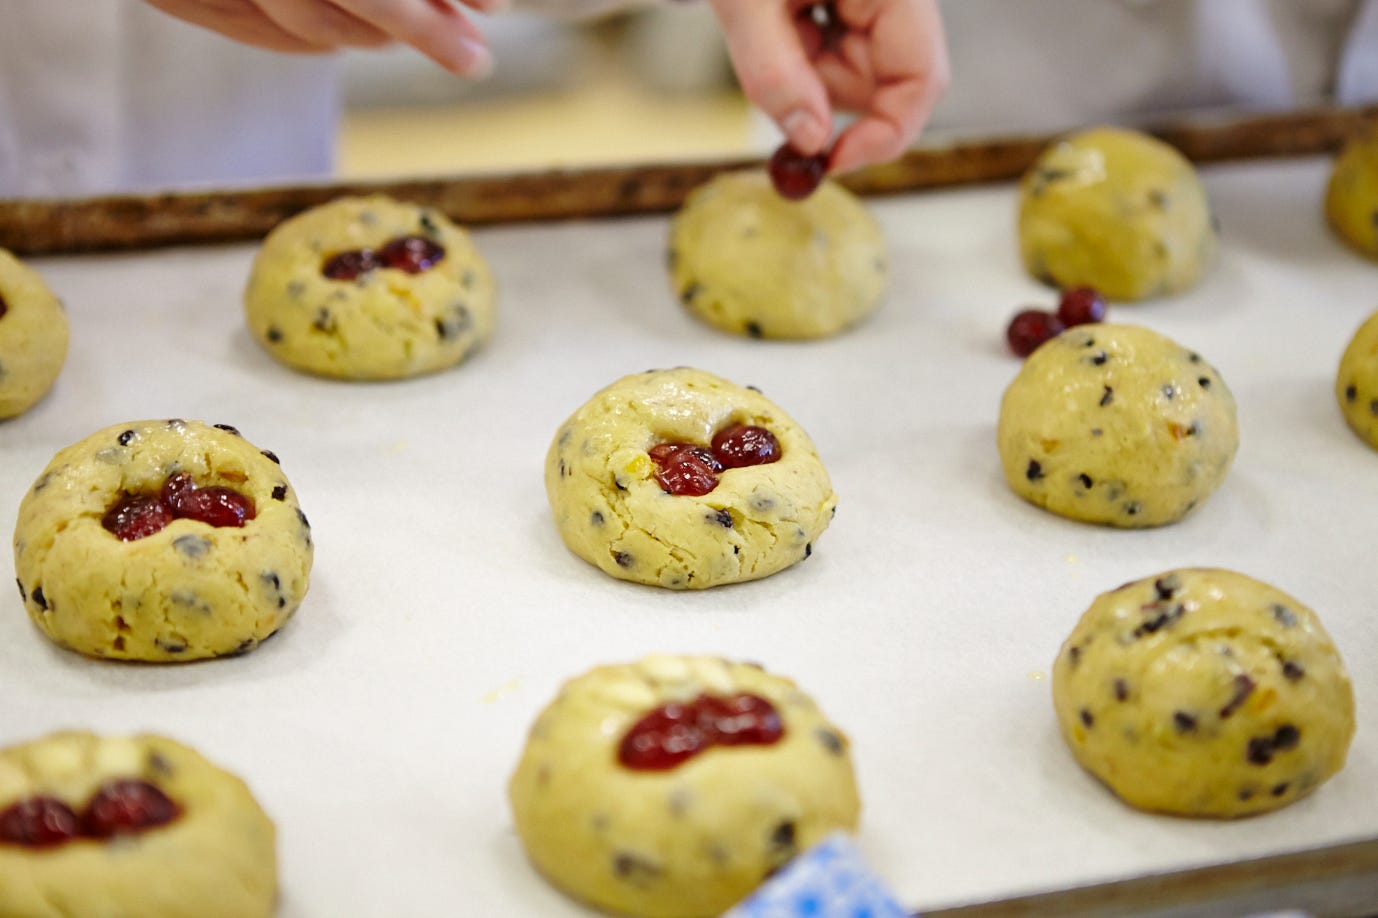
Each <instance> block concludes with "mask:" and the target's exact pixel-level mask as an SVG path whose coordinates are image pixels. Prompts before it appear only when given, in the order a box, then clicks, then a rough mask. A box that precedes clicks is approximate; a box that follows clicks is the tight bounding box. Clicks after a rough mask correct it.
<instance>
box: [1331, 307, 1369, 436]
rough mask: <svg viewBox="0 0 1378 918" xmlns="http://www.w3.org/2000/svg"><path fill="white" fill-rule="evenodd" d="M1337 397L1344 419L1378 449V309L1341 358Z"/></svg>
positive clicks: (1336, 389)
mask: <svg viewBox="0 0 1378 918" xmlns="http://www.w3.org/2000/svg"><path fill="white" fill-rule="evenodd" d="M1335 397H1336V398H1337V399H1339V402H1340V410H1341V411H1342V412H1344V416H1345V421H1346V422H1347V423H1348V424H1349V426H1350V428H1351V429H1352V430H1353V431H1354V432H1355V433H1356V434H1358V435H1359V436H1360V437H1361V438H1362V439H1363V440H1364V441H1365V442H1367V443H1368V445H1369V446H1372V447H1373V448H1374V449H1378V312H1375V313H1374V314H1373V315H1371V316H1369V317H1368V319H1367V320H1366V321H1365V322H1364V324H1363V325H1361V326H1360V327H1359V330H1358V331H1357V332H1355V333H1354V338H1353V339H1352V340H1351V341H1350V342H1349V347H1347V348H1345V352H1344V356H1343V357H1341V358H1340V371H1339V373H1338V375H1337V376H1336V378H1335Z"/></svg>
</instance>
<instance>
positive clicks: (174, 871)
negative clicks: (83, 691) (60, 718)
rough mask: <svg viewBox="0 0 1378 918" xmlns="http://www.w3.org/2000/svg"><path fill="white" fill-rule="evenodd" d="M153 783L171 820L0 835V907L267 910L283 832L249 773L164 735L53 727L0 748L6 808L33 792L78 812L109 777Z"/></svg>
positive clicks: (177, 915) (30, 910) (47, 917)
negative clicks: (99, 834) (170, 805)
mask: <svg viewBox="0 0 1378 918" xmlns="http://www.w3.org/2000/svg"><path fill="white" fill-rule="evenodd" d="M119 780H139V781H146V782H148V783H150V784H152V785H154V786H155V787H157V788H158V789H159V790H161V791H162V792H163V793H164V794H166V795H167V796H168V797H169V798H170V799H171V800H172V801H173V802H174V803H176V804H177V805H178V806H179V807H180V809H181V813H180V815H178V817H177V818H176V819H174V820H173V821H172V822H170V823H166V824H164V825H161V826H156V827H153V828H150V829H146V830H144V831H142V832H138V833H134V834H128V835H122V836H117V837H116V838H114V839H111V840H103V839H91V838H78V839H73V840H72V841H68V842H65V843H63V844H60V845H55V846H51V847H46V848H25V847H21V846H18V845H8V844H0V915H6V916H22V918H73V916H80V918H266V916H268V915H271V914H272V913H273V909H274V902H275V900H276V898H277V854H276V832H275V830H274V828H273V823H272V822H271V821H269V819H268V817H267V816H266V815H265V814H264V812H263V810H262V808H260V807H259V805H258V803H257V801H255V800H254V798H253V796H252V795H250V793H249V789H248V788H247V787H245V786H244V782H243V781H241V780H239V778H236V777H235V776H234V775H232V774H230V773H229V772H226V771H222V770H221V769H219V768H217V767H216V766H214V765H212V764H211V763H210V762H207V761H206V760H205V759H204V758H202V757H201V756H200V755H199V754H198V753H197V752H195V751H194V750H192V749H188V748H187V747H186V746H183V745H181V744H179V743H176V742H173V741H172V740H170V739H164V738H163V737H160V736H134V737H104V738H103V737H97V736H94V735H92V734H89V733H56V734H53V735H51V736H47V737H44V738H43V739H40V740H35V741H33V742H29V743H25V744H23V745H19V746H12V747H10V748H8V749H4V750H0V811H3V810H5V809H6V808H8V807H9V806H11V805H13V804H15V803H17V802H19V801H21V800H24V799H26V798H31V797H36V796H46V797H55V798H57V799H58V800H61V801H62V802H64V803H66V804H67V805H68V806H70V807H71V808H72V809H73V810H74V811H76V812H77V813H80V812H81V811H82V809H83V808H84V807H85V806H86V803H87V802H88V801H89V800H90V799H91V797H93V796H94V795H95V793H96V792H97V791H98V790H99V789H100V788H101V787H102V786H103V785H105V784H107V783H109V782H111V781H119Z"/></svg>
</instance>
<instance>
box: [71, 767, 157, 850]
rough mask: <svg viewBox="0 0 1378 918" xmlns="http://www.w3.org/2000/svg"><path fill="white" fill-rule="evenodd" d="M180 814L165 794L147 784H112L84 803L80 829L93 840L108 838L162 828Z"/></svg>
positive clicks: (124, 782) (128, 781)
mask: <svg viewBox="0 0 1378 918" xmlns="http://www.w3.org/2000/svg"><path fill="white" fill-rule="evenodd" d="M180 813H181V810H180V809H178V807H177V804H175V803H173V802H172V800H170V799H169V798H168V796H167V794H165V793H163V792H162V791H161V790H159V789H158V788H156V787H154V786H153V785H152V784H149V783H148V782H147V781H138V780H134V779H132V778H131V779H125V780H122V781H111V782H110V783H109V784H106V785H105V786H104V787H102V788H101V789H100V790H98V791H96V795H95V796H94V797H92V798H91V802H90V803H88V804H86V812H85V813H83V814H82V818H81V828H82V831H83V832H84V833H85V834H86V835H88V836H90V837H92V838H109V837H110V836H112V835H125V834H128V833H132V832H139V831H142V830H144V829H151V828H153V827H155V826H161V825H163V824H165V823H169V822H172V820H174V819H176V818H177V816H178V815H179V814H180Z"/></svg>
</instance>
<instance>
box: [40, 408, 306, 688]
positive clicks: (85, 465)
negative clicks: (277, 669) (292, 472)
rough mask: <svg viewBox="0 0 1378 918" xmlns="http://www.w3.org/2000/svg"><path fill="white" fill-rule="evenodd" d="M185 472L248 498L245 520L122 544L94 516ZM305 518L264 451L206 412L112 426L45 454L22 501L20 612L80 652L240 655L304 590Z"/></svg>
mask: <svg viewBox="0 0 1378 918" xmlns="http://www.w3.org/2000/svg"><path fill="white" fill-rule="evenodd" d="M175 472H186V473H188V474H190V475H191V476H192V478H193V479H194V480H195V482H196V483H197V485H198V486H200V487H210V486H213V485H222V486H225V487H229V488H233V489H234V490H236V491H238V492H240V493H241V494H243V495H245V496H246V497H248V498H250V499H251V500H252V501H253V503H254V508H255V511H256V516H255V518H254V519H252V520H249V521H247V522H246V523H245V525H244V526H243V527H242V528H236V527H224V528H217V527H214V526H210V525H207V524H206V523H202V522H200V521H198V520H192V519H177V520H173V521H172V522H171V523H170V524H168V526H167V527H166V528H164V529H162V530H160V531H159V532H156V533H154V534H153V535H150V536H146V537H145V538H142V539H137V540H134V541H132V542H122V541H120V540H119V539H118V538H116V537H115V535H114V534H113V533H111V532H109V531H107V530H106V529H105V528H104V527H103V526H102V525H101V520H102V518H103V517H104V516H105V513H106V511H108V510H109V509H110V508H111V507H112V506H114V505H115V504H116V503H117V502H118V501H119V500H120V499H121V498H122V497H123V496H124V495H125V494H156V493H157V492H158V491H159V489H160V488H161V487H162V485H163V482H164V481H166V480H167V478H168V476H169V475H171V474H173V473H175ZM311 558H312V544H311V531H310V526H309V525H308V523H307V521H306V516H305V515H304V514H303V513H302V512H301V509H300V507H299V506H298V504H297V495H296V492H295V491H293V490H292V486H291V483H290V482H288V480H287V477H286V476H285V475H284V474H283V473H282V468H281V467H280V466H279V465H278V463H277V461H276V460H275V459H274V458H270V454H268V453H266V452H262V451H260V450H259V449H258V447H256V446H254V445H253V444H252V443H250V442H249V441H247V440H245V439H244V438H243V437H242V436H240V435H239V433H238V432H237V431H234V430H233V429H229V430H225V429H221V428H218V427H212V426H210V425H208V424H203V423H201V422H200V421H182V420H169V421H137V422H134V423H129V424H116V425H114V426H112V427H107V428H106V429H104V430H102V431H99V432H98V433H95V434H92V435H91V436H90V437H87V438H86V439H85V440H82V441H80V442H79V443H75V444H73V445H72V446H69V447H67V448H65V449H63V450H61V451H60V452H58V454H57V455H56V456H54V457H53V460H52V462H50V463H49V464H48V467H47V468H46V469H45V470H44V471H43V473H42V474H41V475H39V477H38V480H37V481H35V482H34V486H33V487H32V488H31V489H30V490H29V493H28V494H26V495H25V496H24V500H23V502H22V503H21V504H20V505H19V521H18V524H17V525H16V527H15V531H14V564H15V573H16V575H17V578H18V581H19V591H20V595H21V596H22V597H23V599H24V607H25V609H27V610H28V613H29V617H30V618H32V619H33V621H34V624H36V625H37V626H38V627H39V629H40V630H42V631H43V633H44V634H46V635H47V636H48V637H50V638H52V639H53V641H54V642H56V643H57V644H59V645H61V646H63V647H66V648H68V649H70V650H75V651H77V652H78V653H83V654H86V655H88V656H95V657H107V658H111V659H118V660H147V661H155V662H176V661H182V660H195V659H201V658H204V657H216V656H222V655H225V654H234V653H243V652H245V651H247V650H251V649H252V648H254V647H255V646H257V645H258V643H259V642H260V641H262V640H264V639H265V638H267V637H268V636H270V635H272V634H273V633H274V632H276V631H277V630H278V629H279V628H281V627H282V626H283V624H285V623H286V622H287V620H288V619H289V618H291V616H292V613H294V612H295V611H296V610H297V606H298V605H300V604H301V600H302V597H303V596H305V595H306V588H307V581H308V576H309V573H310V570H311Z"/></svg>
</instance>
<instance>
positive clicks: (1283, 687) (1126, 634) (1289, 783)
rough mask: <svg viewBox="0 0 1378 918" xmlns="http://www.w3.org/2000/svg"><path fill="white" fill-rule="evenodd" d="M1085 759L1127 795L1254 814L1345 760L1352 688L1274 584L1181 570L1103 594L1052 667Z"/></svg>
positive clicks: (1328, 649)
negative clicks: (1272, 585)
mask: <svg viewBox="0 0 1378 918" xmlns="http://www.w3.org/2000/svg"><path fill="white" fill-rule="evenodd" d="M1053 703H1054V706H1055V707H1056V709H1057V718H1058V722H1059V723H1060V724H1061V726H1062V735H1063V737H1064V738H1065V739H1066V740H1067V744H1068V746H1070V747H1071V750H1072V753H1073V754H1074V755H1075V756H1076V758H1077V761H1078V762H1080V763H1081V764H1082V766H1083V767H1085V768H1086V769H1087V770H1088V771H1090V772H1091V773H1092V774H1093V775H1095V776H1096V777H1098V778H1100V779H1101V780H1102V781H1104V782H1105V783H1106V784H1107V785H1109V787H1110V789H1111V790H1113V791H1114V792H1115V793H1116V794H1118V795H1119V796H1120V797H1122V798H1123V799H1124V800H1125V802H1127V803H1129V804H1132V805H1133V806H1136V807H1139V808H1140V809H1145V810H1154V811H1158V812H1164V813H1174V814H1177V815H1181V816H1248V815H1250V814H1253V813H1261V812H1264V811H1266V810H1272V809H1276V808H1278V807H1280V806H1284V805H1286V804H1288V803H1291V802H1292V801H1294V800H1296V799H1298V798H1300V797H1304V796H1305V795H1307V794H1308V793H1310V792H1311V791H1313V790H1315V789H1316V788H1317V787H1319V786H1320V785H1321V784H1323V783H1324V782H1325V781H1326V779H1328V778H1329V777H1330V776H1331V775H1333V774H1335V773H1336V772H1337V771H1339V770H1340V768H1342V767H1343V766H1344V762H1345V754H1346V752H1347V750H1348V749H1349V742H1350V739H1351V738H1352V737H1353V736H1354V691H1353V688H1352V687H1351V686H1350V683H1349V677H1348V675H1346V673H1345V668H1344V664H1343V662H1342V661H1341V660H1340V655H1339V653H1338V652H1337V651H1336V650H1335V645H1334V644H1332V643H1331V641H1330V637H1329V636H1328V635H1327V634H1326V633H1325V630H1324V629H1323V628H1322V627H1321V623H1320V621H1319V619H1317V617H1316V614H1315V613H1314V612H1312V611H1311V610H1310V609H1308V608H1307V607H1306V606H1304V605H1302V604H1301V603H1299V602H1298V601H1297V600H1295V599H1293V598H1292V597H1291V596H1288V595H1287V594H1286V593H1283V592H1282V591H1280V590H1277V589H1275V588H1273V587H1271V586H1269V585H1268V584H1266V583H1260V582H1259V581H1257V580H1254V579H1253V578H1251V577H1246V576H1244V575H1243V574H1236V573H1234V572H1232V571H1224V570H1202V569H1195V570H1179V571H1172V572H1170V573H1166V574H1160V575H1158V576H1156V577H1148V578H1145V579H1143V580H1139V581H1136V582H1134V583H1128V584H1125V585H1124V586H1122V587H1120V588H1119V589H1117V590H1114V591H1113V592H1110V593H1106V594H1104V595H1102V596H1099V597H1097V599H1096V601H1095V602H1094V603H1092V605H1091V608H1090V609H1088V610H1087V611H1086V614H1085V615H1083V616H1082V618H1081V621H1080V622H1079V623H1078V624H1077V626H1076V628H1075V630H1073V631H1072V635H1071V637H1069V638H1068V639H1067V642H1066V643H1065V644H1063V645H1062V650H1061V652H1060V653H1059V654H1058V657H1057V660H1056V661H1055V662H1054V664H1053Z"/></svg>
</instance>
